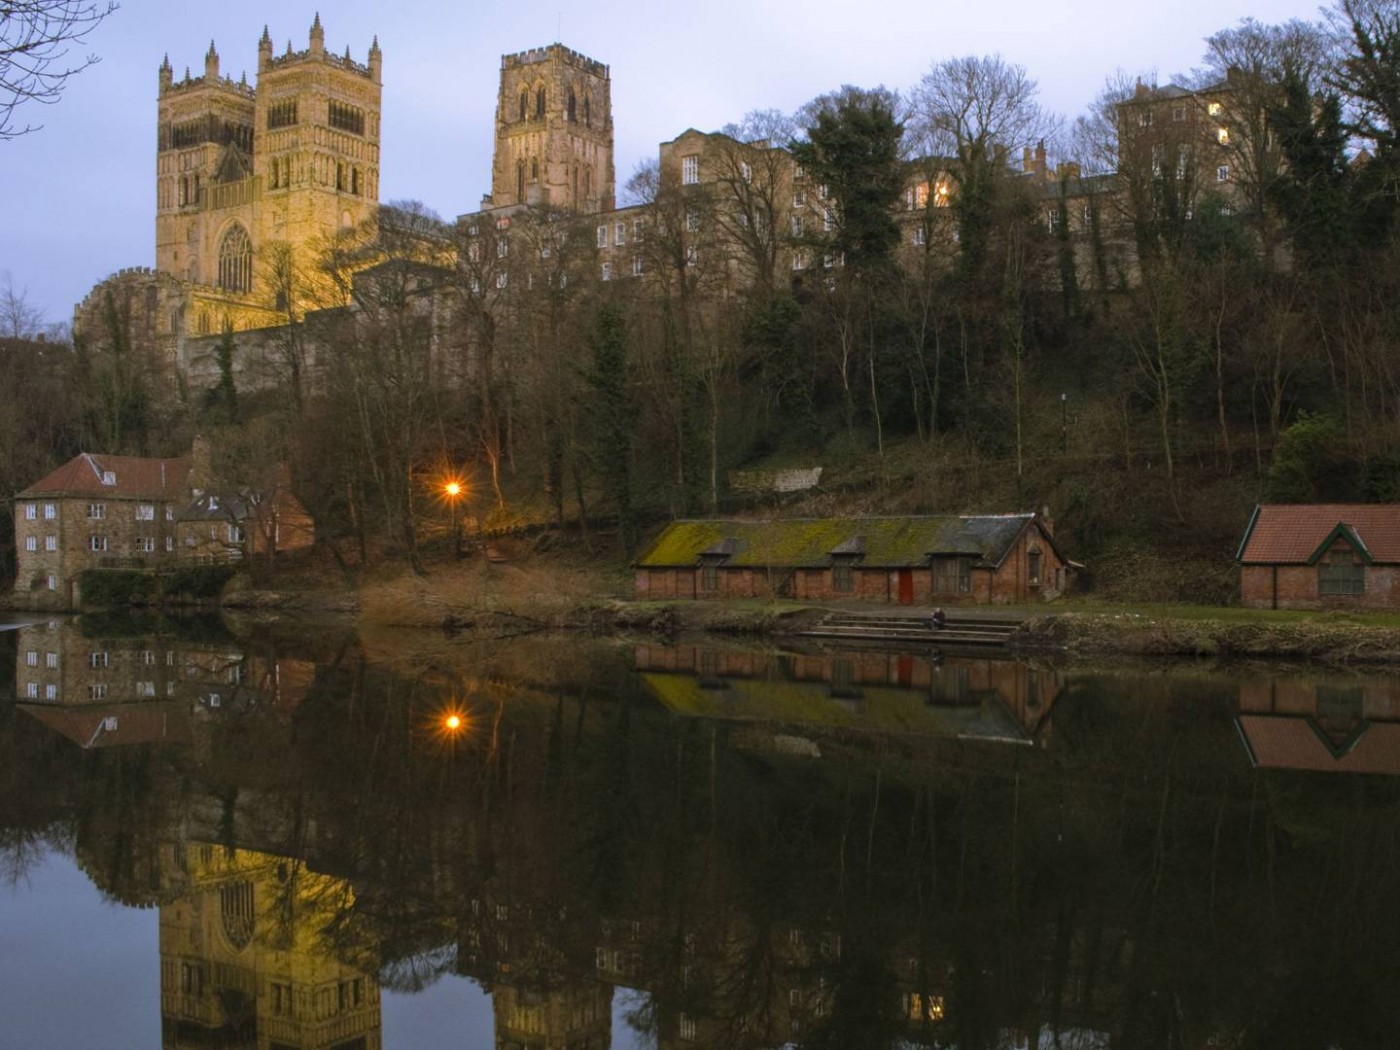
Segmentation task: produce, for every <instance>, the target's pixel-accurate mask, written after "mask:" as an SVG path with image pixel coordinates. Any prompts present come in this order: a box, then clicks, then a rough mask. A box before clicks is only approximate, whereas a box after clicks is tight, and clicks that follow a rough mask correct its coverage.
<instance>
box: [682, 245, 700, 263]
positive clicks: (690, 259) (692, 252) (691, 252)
mask: <svg viewBox="0 0 1400 1050" xmlns="http://www.w3.org/2000/svg"><path fill="white" fill-rule="evenodd" d="M699 259H700V249H699V248H697V247H695V245H693V244H687V245H686V246H685V264H686V265H687V266H694V265H695V264H696V262H698V261H699Z"/></svg>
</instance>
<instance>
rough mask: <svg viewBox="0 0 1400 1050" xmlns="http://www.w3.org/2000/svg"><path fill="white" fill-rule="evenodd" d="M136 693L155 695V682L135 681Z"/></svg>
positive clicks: (139, 694)
mask: <svg viewBox="0 0 1400 1050" xmlns="http://www.w3.org/2000/svg"><path fill="white" fill-rule="evenodd" d="M136 695H137V696H155V695H156V684H155V682H137V683H136Z"/></svg>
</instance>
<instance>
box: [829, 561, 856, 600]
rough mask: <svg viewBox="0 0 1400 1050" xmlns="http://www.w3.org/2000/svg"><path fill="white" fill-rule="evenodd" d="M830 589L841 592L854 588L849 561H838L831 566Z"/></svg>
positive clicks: (852, 573)
mask: <svg viewBox="0 0 1400 1050" xmlns="http://www.w3.org/2000/svg"><path fill="white" fill-rule="evenodd" d="M831 589H832V590H833V591H837V592H839V593H841V594H849V593H850V592H851V591H853V590H855V589H856V587H855V573H854V572H852V568H851V563H850V562H849V561H838V562H837V563H836V564H835V565H833V566H832V567H831Z"/></svg>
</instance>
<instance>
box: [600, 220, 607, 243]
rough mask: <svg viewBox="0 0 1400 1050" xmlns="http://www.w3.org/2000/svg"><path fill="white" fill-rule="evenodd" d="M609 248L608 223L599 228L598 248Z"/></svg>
mask: <svg viewBox="0 0 1400 1050" xmlns="http://www.w3.org/2000/svg"><path fill="white" fill-rule="evenodd" d="M607 246H608V224H607V223H603V224H602V225H601V226H599V227H598V247H599V248H606V247H607Z"/></svg>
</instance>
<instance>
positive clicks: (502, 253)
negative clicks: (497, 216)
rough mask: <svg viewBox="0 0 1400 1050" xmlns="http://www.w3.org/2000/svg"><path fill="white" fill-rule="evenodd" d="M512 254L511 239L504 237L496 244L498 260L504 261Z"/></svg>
mask: <svg viewBox="0 0 1400 1050" xmlns="http://www.w3.org/2000/svg"><path fill="white" fill-rule="evenodd" d="M509 254H510V238H509V237H502V238H501V239H500V240H498V241H497V242H496V258H497V259H504V258H505V257H506V256H507V255H509Z"/></svg>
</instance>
